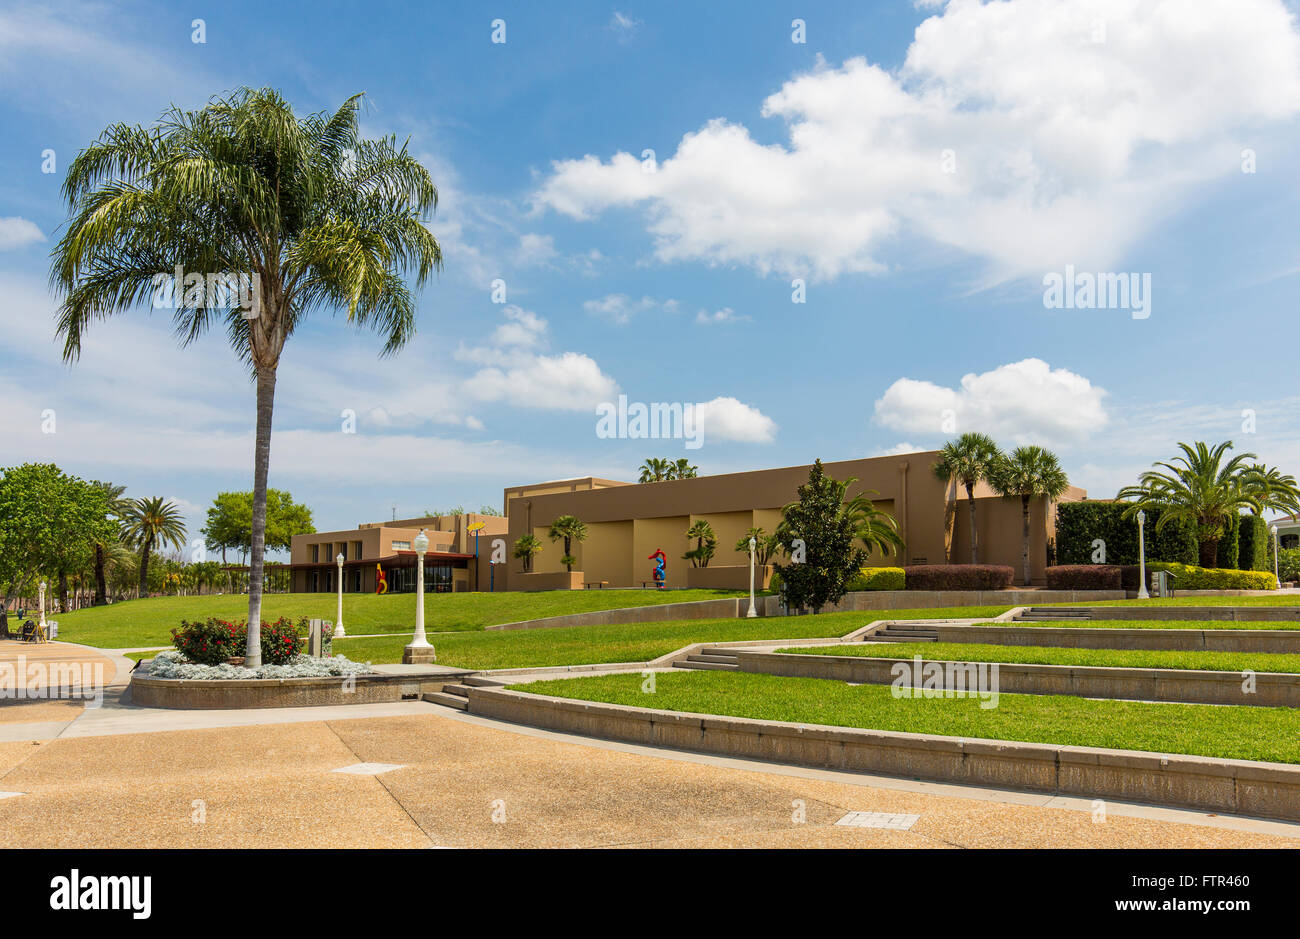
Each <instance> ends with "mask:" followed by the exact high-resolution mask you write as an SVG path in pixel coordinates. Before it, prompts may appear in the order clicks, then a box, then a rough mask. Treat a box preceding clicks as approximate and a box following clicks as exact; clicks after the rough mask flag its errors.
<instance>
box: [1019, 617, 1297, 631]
mask: <svg viewBox="0 0 1300 939" xmlns="http://www.w3.org/2000/svg"><path fill="white" fill-rule="evenodd" d="M1005 625H1007V626H1045V627H1049V628H1053V627H1060V626H1064V627H1067V628H1068V627H1071V626H1075V627H1089V626H1096V627H1098V628H1099V629H1300V621H1297V622H1294V623H1285V622H1281V623H1269V622H1257V623H1252V622H1242V621H1240V620H1218V619H1170V620H1158V619H1093V620H1079V621H1077V622H1075V621H1068V622H1055V623H1046V622H1043V621H1041V620H1025V621H1024V622H1016V623H1006V624H1005Z"/></svg>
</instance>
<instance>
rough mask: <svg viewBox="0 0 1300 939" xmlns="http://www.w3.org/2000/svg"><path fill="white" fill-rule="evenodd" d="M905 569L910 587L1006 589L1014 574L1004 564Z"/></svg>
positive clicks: (916, 588)
mask: <svg viewBox="0 0 1300 939" xmlns="http://www.w3.org/2000/svg"><path fill="white" fill-rule="evenodd" d="M903 571H904V574H905V575H906V581H905V589H907V590H1005V589H1007V588H1008V587H1010V586H1011V578H1012V577H1013V576H1014V574H1015V572H1014V571H1013V570H1012V569H1011V568H1010V567H1008V566H1007V565H1005V564H913V565H910V566H908V567H904V568H903Z"/></svg>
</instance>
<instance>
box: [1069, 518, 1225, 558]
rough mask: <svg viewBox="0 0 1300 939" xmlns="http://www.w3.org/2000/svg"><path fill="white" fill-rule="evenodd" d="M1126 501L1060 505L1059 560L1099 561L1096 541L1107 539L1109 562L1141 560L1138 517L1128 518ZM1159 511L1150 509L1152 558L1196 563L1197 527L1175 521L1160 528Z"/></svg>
mask: <svg viewBox="0 0 1300 939" xmlns="http://www.w3.org/2000/svg"><path fill="white" fill-rule="evenodd" d="M1127 507H1128V506H1127V505H1126V504H1125V503H1122V502H1062V503H1061V504H1059V505H1058V506H1057V507H1056V563H1057V564H1060V565H1068V564H1095V563H1098V562H1096V561H1094V560H1093V551H1094V550H1095V549H1094V548H1093V545H1092V543H1093V541H1095V540H1096V539H1098V538H1100V539H1101V540H1102V541H1104V542H1105V543H1106V563H1107V564H1121V565H1125V564H1136V563H1137V562H1138V534H1137V520H1136V519H1134V518H1124V517H1123V515H1124V510H1125V509H1126V508H1127ZM1159 519H1160V513H1159V512H1158V511H1154V510H1153V511H1151V512H1148V513H1147V521H1146V550H1147V560H1148V561H1169V562H1171V563H1177V564H1195V563H1196V562H1197V561H1199V560H1200V554H1199V552H1198V548H1197V544H1196V531H1195V529H1193V527H1192V526H1191V525H1190V524H1187V523H1183V522H1171V523H1170V524H1169V525H1166V526H1165V528H1164V530H1163V531H1156V522H1157V521H1159Z"/></svg>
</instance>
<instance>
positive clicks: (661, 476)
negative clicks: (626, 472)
mask: <svg viewBox="0 0 1300 939" xmlns="http://www.w3.org/2000/svg"><path fill="white" fill-rule="evenodd" d="M670 467H671V464H670V463H669V462H668V461H667V460H663V459H660V458H659V457H657V456H652V457H650V458H649V459H648V460H646V461H645V462H644V463H642V464H641V476H640V477H639V478H638V479H637V482H642V483H661V482H663V481H664V480H665V479H671V478H672V477H671V476H669V475H668V474H669V472H670Z"/></svg>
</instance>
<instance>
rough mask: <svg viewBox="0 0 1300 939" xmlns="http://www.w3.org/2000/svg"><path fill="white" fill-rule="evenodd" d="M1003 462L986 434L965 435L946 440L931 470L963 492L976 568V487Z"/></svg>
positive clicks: (973, 562) (972, 557)
mask: <svg viewBox="0 0 1300 939" xmlns="http://www.w3.org/2000/svg"><path fill="white" fill-rule="evenodd" d="M1001 458H1002V451H1001V450H999V449H998V445H997V444H996V443H994V442H993V438H992V437H990V436H988V435H987V434H977V433H965V434H962V435H961V436H960V437H958V438H957V439H956V440H949V441H948V442H947V443H945V444H944V445H943V449H942V450H940V451H939V459H938V460H936V461H935V462H934V465H933V466H932V467H931V469H932V470H933V471H934V475H935V476H937V477H939V479H941V480H943V481H944V482H945V483H949V484H951V483H954V482H956V483H960V484H961V486H962V487H963V488H964V489H965V490H966V506H967V508H968V509H969V510H970V562H971V563H972V564H978V563H979V561H978V558H977V551H976V546H977V545H978V544H979V540H978V539H977V538H976V535H975V487H976V486H977V485H978V484H979V482H980V480H987V479H988V478H989V473H990V472H991V471H992V470H993V467H994V466H996V465H997V462H998V460H1000V459H1001Z"/></svg>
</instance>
